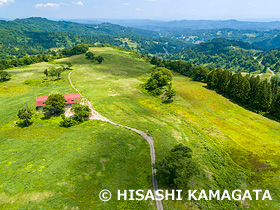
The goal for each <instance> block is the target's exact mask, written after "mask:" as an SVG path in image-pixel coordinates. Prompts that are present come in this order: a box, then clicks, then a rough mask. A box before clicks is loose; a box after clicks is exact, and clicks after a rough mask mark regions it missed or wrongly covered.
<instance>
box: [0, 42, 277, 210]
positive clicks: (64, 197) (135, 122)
mask: <svg viewBox="0 0 280 210" xmlns="http://www.w3.org/2000/svg"><path fill="white" fill-rule="evenodd" d="M90 51H91V52H93V53H94V54H96V55H98V56H102V57H104V59H105V60H104V62H103V63H102V64H100V65H96V64H93V63H92V62H90V61H89V60H86V59H85V55H77V56H73V57H70V58H64V59H61V60H56V61H54V62H52V63H40V64H34V65H31V66H29V67H26V68H23V69H20V68H18V69H11V70H8V71H9V72H10V73H11V74H12V80H10V81H8V82H4V83H0V88H1V89H2V90H4V91H2V92H0V105H1V107H4V108H3V109H1V112H0V115H1V118H0V125H1V127H0V139H1V140H0V142H1V144H0V146H1V150H2V151H3V152H1V154H0V158H1V160H3V161H2V162H1V163H0V164H1V168H2V169H3V170H4V172H3V173H1V175H2V178H1V179H0V180H1V181H0V186H3V187H2V188H0V196H1V197H2V198H5V199H0V200H2V201H3V200H5V202H1V201H0V207H2V208H27V207H28V208H31V207H32V208H38V207H39V206H45V207H46V208H49V209H50V208H54V206H57V205H58V206H59V207H60V208H65V207H67V208H76V207H78V208H80V209H106V208H111V209H112V208H115V209H117V208H125V209H135V208H136V207H138V208H139V209H154V208H155V203H152V205H150V203H149V202H131V203H128V202H117V201H116V200H114V199H113V200H112V201H110V203H102V202H101V201H100V200H99V199H98V193H99V191H101V190H102V189H104V188H109V189H110V190H112V192H114V190H116V189H119V188H121V189H130V188H131V189H151V174H150V173H151V170H150V157H149V147H148V145H147V143H146V142H145V140H144V139H142V138H141V136H138V135H136V134H134V133H133V132H130V131H128V130H126V129H123V128H119V127H116V126H112V125H109V124H108V123H104V122H98V121H90V122H86V123H84V124H81V125H79V126H75V127H72V128H68V129H66V128H61V127H59V121H60V120H61V119H60V117H56V118H53V119H51V120H44V119H42V116H41V115H40V114H38V115H37V117H36V119H35V121H34V123H33V124H32V125H31V126H30V127H28V128H20V127H18V126H17V125H15V124H14V123H13V122H14V121H15V120H16V114H17V111H18V109H19V108H21V107H22V101H23V100H24V97H25V96H26V98H27V101H28V103H29V105H30V107H32V108H33V109H34V108H35V98H36V96H42V95H48V94H49V93H52V92H59V93H63V94H71V93H75V91H74V90H73V89H71V87H70V85H69V83H68V80H67V75H68V73H69V72H67V71H66V72H64V73H63V75H62V80H58V81H55V82H49V83H46V84H38V85H35V86H30V85H28V84H24V81H25V80H27V79H29V80H30V79H31V80H42V78H44V75H43V71H44V69H45V68H47V67H50V66H59V65H60V64H61V63H64V62H68V61H70V62H72V63H73V67H72V68H73V72H72V74H71V78H72V82H73V83H74V84H75V87H77V88H78V89H79V90H80V91H81V92H82V94H83V95H85V96H86V98H88V99H89V100H90V101H91V102H92V104H93V105H94V107H95V109H96V110H97V111H98V112H99V113H101V114H102V115H104V116H105V117H107V118H109V119H111V120H113V121H114V122H117V123H120V124H123V125H126V126H130V127H134V128H137V129H139V130H143V131H145V132H147V133H148V134H149V135H151V136H153V138H154V140H155V143H154V144H155V150H156V160H157V161H159V160H161V159H163V158H164V157H165V155H166V154H167V153H168V151H169V150H170V149H171V148H172V147H173V146H174V145H176V144H178V143H182V144H184V145H187V146H189V147H190V148H191V149H192V150H193V156H194V160H195V161H196V162H197V163H198V164H199V168H200V172H201V174H200V175H199V176H197V177H195V179H194V180H192V182H191V184H190V188H191V189H205V190H208V189H229V190H230V189H245V188H249V189H270V191H271V193H272V196H273V201H270V202H267V201H259V202H250V201H246V203H240V202H234V201H224V202H217V201H207V202H206V201H203V200H201V201H195V202H194V203H190V202H172V201H165V202H163V205H164V207H165V209H168V208H169V209H186V207H187V208H189V209H198V208H199V209H209V208H211V209H237V208H246V207H248V208H250V209H260V208H261V209H269V210H270V209H278V208H279V200H280V198H279V189H280V183H279V180H278V174H279V169H278V168H277V164H278V163H279V161H280V153H279V151H280V148H279V141H280V139H279V131H280V123H278V122H275V121H272V120H269V119H267V118H265V117H263V116H261V115H258V114H255V113H253V112H250V111H248V110H245V109H243V108H241V107H240V106H238V105H236V104H234V103H232V102H231V101H230V100H228V99H226V98H224V97H222V96H221V95H218V94H217V93H215V92H214V91H211V90H209V89H207V88H205V87H204V86H205V84H203V83H200V82H195V81H192V80H191V79H190V78H187V77H185V76H182V75H179V74H177V73H174V80H173V84H174V88H175V89H176V91H177V96H176V99H175V101H174V102H173V103H172V104H162V103H161V100H160V99H159V98H155V97H153V96H151V95H148V94H147V93H145V92H144V91H143V89H142V84H143V83H144V82H145V81H147V79H148V78H149V76H150V73H151V71H152V65H150V64H149V63H147V62H146V61H145V60H143V58H141V57H140V56H139V55H137V54H136V53H133V52H126V51H122V50H118V49H114V48H109V47H104V48H97V47H94V48H90ZM19 134H20V135H19ZM5 177H14V178H11V179H10V180H6V179H5ZM41 180H45V181H44V182H42V181H41ZM160 187H161V186H160ZM7 198H8V199H7ZM8 200H13V201H14V202H9V201H8ZM58 201H60V202H58Z"/></svg>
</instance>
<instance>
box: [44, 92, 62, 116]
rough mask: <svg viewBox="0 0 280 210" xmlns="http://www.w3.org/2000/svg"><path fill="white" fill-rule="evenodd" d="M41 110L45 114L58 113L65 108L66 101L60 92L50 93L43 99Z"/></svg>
mask: <svg viewBox="0 0 280 210" xmlns="http://www.w3.org/2000/svg"><path fill="white" fill-rule="evenodd" d="M45 104H46V105H45V106H43V110H44V112H45V113H46V114H51V115H59V114H62V113H63V112H64V110H65V106H66V101H65V97H64V96H63V95H61V94H51V95H50V96H49V97H48V99H47V100H46V101H45Z"/></svg>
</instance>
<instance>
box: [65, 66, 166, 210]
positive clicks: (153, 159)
mask: <svg viewBox="0 0 280 210" xmlns="http://www.w3.org/2000/svg"><path fill="white" fill-rule="evenodd" d="M71 74H72V71H71V72H70V73H69V74H68V79H69V82H70V85H71V86H72V87H73V88H74V89H75V90H76V91H77V92H78V93H79V94H80V95H81V98H82V101H81V103H82V104H86V105H88V106H89V108H90V109H91V113H92V114H91V116H90V118H89V119H90V120H100V121H104V122H108V123H111V124H113V125H116V126H120V127H123V128H126V129H129V130H132V131H134V132H136V133H138V134H140V135H141V136H142V137H143V138H144V139H146V140H147V142H148V143H149V146H150V154H151V164H152V176H153V190H154V191H156V190H158V185H157V180H156V169H155V168H154V167H153V165H154V164H155V162H156V155H155V148H154V139H153V137H151V136H149V135H148V134H147V133H145V132H144V131H140V130H137V129H135V128H131V127H128V126H125V125H121V124H119V123H115V122H113V121H111V120H110V119H108V118H106V117H104V116H102V115H101V114H100V113H98V112H97V111H96V110H95V109H94V106H93V105H92V103H91V102H90V101H89V100H88V99H86V98H85V97H84V96H83V95H82V94H81V92H80V91H79V90H78V89H77V88H76V87H75V86H74V85H73V83H72V80H71ZM156 205H157V209H158V210H163V205H162V202H161V201H156Z"/></svg>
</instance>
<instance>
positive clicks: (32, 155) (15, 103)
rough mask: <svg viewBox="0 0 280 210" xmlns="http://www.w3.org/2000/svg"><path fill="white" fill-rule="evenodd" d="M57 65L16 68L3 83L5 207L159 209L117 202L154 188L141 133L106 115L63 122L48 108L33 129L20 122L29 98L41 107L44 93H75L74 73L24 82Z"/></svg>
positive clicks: (0, 171)
mask: <svg viewBox="0 0 280 210" xmlns="http://www.w3.org/2000/svg"><path fill="white" fill-rule="evenodd" d="M72 59H75V57H73V58H72ZM50 65H53V66H59V65H58V64H46V63H41V64H36V65H32V66H31V67H26V68H24V69H12V70H9V72H10V73H11V74H12V80H11V81H8V82H5V83H0V105H1V107H2V108H1V111H0V119H1V120H0V122H1V123H0V150H1V153H0V209H46V210H49V209H59V210H60V209H85V210H88V209H112V208H113V209H155V204H154V203H150V202H141V203H136V202H129V203H125V202H117V201H116V195H115V194H114V193H117V189H120V190H123V189H148V188H151V186H152V183H151V163H150V156H149V146H148V143H147V142H146V141H145V140H143V139H142V137H140V136H139V135H136V134H135V133H133V132H131V131H128V130H126V129H122V128H120V127H116V126H112V125H110V124H108V123H101V122H98V121H96V122H87V123H85V124H82V125H79V126H75V127H73V128H70V129H66V128H61V127H59V122H60V121H61V118H60V117H57V118H52V119H50V120H45V119H44V118H43V115H42V114H36V116H35V120H34V122H33V124H32V125H31V126H30V127H29V128H20V127H18V126H16V125H15V124H14V121H16V120H17V117H16V115H17V111H18V109H19V108H22V107H23V105H22V102H24V100H25V97H26V98H27V101H28V104H29V106H30V107H32V108H33V109H35V106H36V103H35V102H36V96H43V95H49V94H50V93H53V92H59V93H62V94H68V93H69V94H70V93H75V92H74V90H72V89H71V88H70V85H69V84H68V81H67V74H68V73H69V71H66V72H64V73H63V76H62V80H60V81H50V82H47V83H44V84H38V85H36V86H30V85H24V84H23V83H24V81H26V80H30V79H33V80H38V81H39V80H42V78H44V75H43V70H44V69H45V68H46V67H48V66H50ZM103 189H109V190H111V192H112V193H113V199H112V200H111V201H110V203H103V202H101V201H100V200H99V192H100V191H101V190H103Z"/></svg>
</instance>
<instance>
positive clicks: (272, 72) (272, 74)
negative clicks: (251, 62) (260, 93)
mask: <svg viewBox="0 0 280 210" xmlns="http://www.w3.org/2000/svg"><path fill="white" fill-rule="evenodd" d="M259 64H260V65H262V66H264V65H263V64H262V61H260V62H259ZM267 70H268V71H270V73H271V77H270V78H269V80H271V78H272V77H273V76H275V73H274V71H272V70H271V69H270V68H269V67H267Z"/></svg>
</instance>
